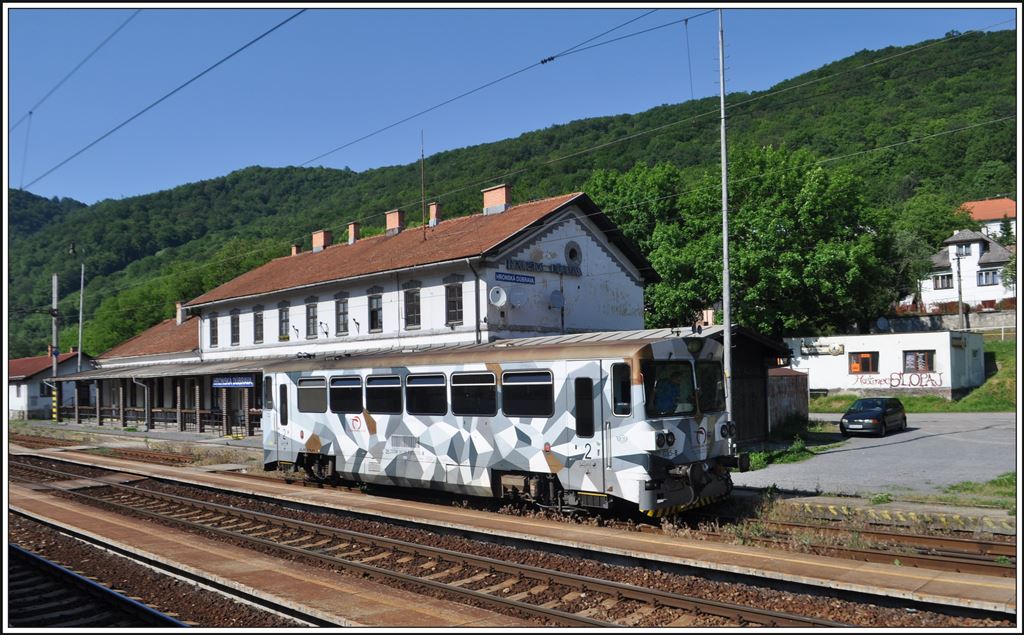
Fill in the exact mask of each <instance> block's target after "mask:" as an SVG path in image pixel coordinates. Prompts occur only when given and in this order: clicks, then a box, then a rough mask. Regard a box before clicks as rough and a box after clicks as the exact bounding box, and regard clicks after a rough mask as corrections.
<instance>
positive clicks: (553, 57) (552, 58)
mask: <svg viewBox="0 0 1024 635" xmlns="http://www.w3.org/2000/svg"><path fill="white" fill-rule="evenodd" d="M654 11H657V9H654V10H651V11H648V12H647V13H645V14H643V15H641V16H639V17H636V18H633V19H632V20H629V21H627V22H623V23H622V24H620V25H618V26H616V27H614V28H612V29H609V30H607V31H605V32H604V33H601V34H599V35H595V36H594V37H591V38H588V39H586V40H584V41H583V42H580V43H579V44H577V45H576V46H572V47H570V48H568V49H566V50H564V51H562V52H561V53H557V54H555V55H551V56H549V57H545V58H543V59H542V60H540V61H539V62H534V63H533V64H530V65H529V66H524V67H523V68H520V69H519V70H517V71H513V72H511V73H508V74H507V75H503V76H501V77H499V78H498V79H494V80H491V81H489V82H487V83H486V84H483V85H481V86H477V87H476V88H473V89H472V90H468V91H466V92H464V93H462V94H460V95H457V96H455V97H452V98H450V99H446V100H445V101H443V102H441V103H439V104H436V105H434V106H431V107H429V108H426V109H424V110H421V111H419V112H417V113H416V114H413V115H409V116H408V117H405V118H403V119H400V120H398V121H396V122H394V123H391V124H388V125H386V126H384V127H383V128H379V129H377V130H374V131H373V132H370V133H367V134H365V135H363V136H361V137H359V138H357V139H353V140H352V141H349V142H347V143H343V144H342V145H340V146H338V147H336V148H333V149H331V150H328V151H327V152H324V153H322V154H318V155H317V156H315V157H313V158H312V159H310V160H308V161H305V162H303V163H301V164H299V165H300V167H301V166H305V165H309V164H310V163H312V162H314V161H317V160H319V159H322V158H324V157H326V156H329V155H331V154H334V153H335V152H338V151H339V150H344V149H345V148H348V147H350V146H353V145H355V144H357V143H359V142H360V141H365V140H366V139H369V138H370V137H373V136H376V135H378V134H380V133H382V132H385V131H387V130H390V129H391V128H394V127H395V126H398V125H401V124H403V123H405V122H407V121H410V120H412V119H415V118H417V117H419V116H421V115H425V114H427V113H428V112H432V111H434V110H437V109H438V108H441V107H443V106H447V105H448V104H450V103H453V102H455V101H458V100H460V99H462V98H463V97H468V96H469V95H472V94H473V93H477V92H480V91H481V90H483V89H485V88H490V87H491V86H494V85H495V84H499V83H501V82H503V81H505V80H507V79H511V78H513V77H515V76H516V75H520V74H522V73H525V72H526V71H528V70H531V69H534V68H536V67H538V66H542V65H544V64H549V63H551V62H553V61H555V60H556V59H558V58H560V57H565V56H567V55H572V54H573V53H580V52H582V51H586V50H590V49H592V48H596V47H598V46H604V45H605V44H611V43H613V42H618V41H619V40H623V39H626V38H631V37H635V36H637V35H642V34H644V33H649V32H650V31H654V30H656V29H663V28H665V27H667V26H671V25H673V24H679V23H680V22H681V21H682V20H676V21H673V22H669V23H667V24H662V25H660V26H656V27H653V28H650V29H645V30H643V31H638V32H636V33H630V34H628V35H624V36H622V37H618V38H615V39H612V40H608V41H605V42H599V43H597V44H593V45H591V46H587V47H585V48H580V47H582V46H583V45H584V44H587V43H589V42H592V41H594V40H595V39H597V38H599V37H603V36H605V35H607V34H609V33H611V32H612V31H615V30H618V29H621V28H622V27H624V26H626V25H628V24H631V23H633V22H636V21H637V20H639V19H641V18H644V17H647V16H648V15H650V14H652V13H654ZM707 13H710V11H705V12H703V13H698V14H697V15H694V16H690V18H687V19H693V18H697V17H700V16H702V15H705V14H707Z"/></svg>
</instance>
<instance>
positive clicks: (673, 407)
mask: <svg viewBox="0 0 1024 635" xmlns="http://www.w3.org/2000/svg"><path fill="white" fill-rule="evenodd" d="M643 372H644V391H645V393H646V395H647V399H646V400H645V401H646V409H647V416H648V417H670V416H681V415H690V414H693V413H694V412H696V411H697V404H696V400H695V399H694V385H693V366H691V365H690V362H648V363H647V364H644V366H643Z"/></svg>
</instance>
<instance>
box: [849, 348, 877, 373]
mask: <svg viewBox="0 0 1024 635" xmlns="http://www.w3.org/2000/svg"><path fill="white" fill-rule="evenodd" d="M877 372H878V351H872V352H870V353H850V374H851V375H863V374H867V373H877Z"/></svg>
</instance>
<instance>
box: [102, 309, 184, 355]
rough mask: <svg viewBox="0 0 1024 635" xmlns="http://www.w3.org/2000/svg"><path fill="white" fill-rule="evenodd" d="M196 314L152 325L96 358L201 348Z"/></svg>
mask: <svg viewBox="0 0 1024 635" xmlns="http://www.w3.org/2000/svg"><path fill="white" fill-rule="evenodd" d="M196 319H197V318H196V317H195V316H189V318H188V319H186V320H185V321H184V322H182V323H181V324H178V323H177V320H176V319H174V318H171V319H169V320H164V321H163V322H160V323H159V324H157V325H155V326H151V327H149V328H148V329H146V330H145V331H143V332H141V333H139V334H138V335H136V336H135V337H133V338H131V339H127V340H125V341H123V342H121V343H120V344H118V345H117V346H115V347H113V348H111V349H110V350H108V351H105V352H103V353H101V354H100V355H99V357H97V358H96V359H114V358H120V357H140V356H143V355H163V354H168V353H188V352H190V351H194V350H196V349H198V348H199V327H198V326H197V325H196V324H197V323H196V322H195V320H196Z"/></svg>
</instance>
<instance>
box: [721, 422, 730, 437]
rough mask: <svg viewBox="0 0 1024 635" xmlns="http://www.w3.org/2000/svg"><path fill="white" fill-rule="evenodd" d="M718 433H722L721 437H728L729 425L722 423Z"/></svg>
mask: <svg viewBox="0 0 1024 635" xmlns="http://www.w3.org/2000/svg"><path fill="white" fill-rule="evenodd" d="M720 432H721V433H722V436H723V437H727V436H729V424H728V423H723V424H722V429H721V430H720Z"/></svg>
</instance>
